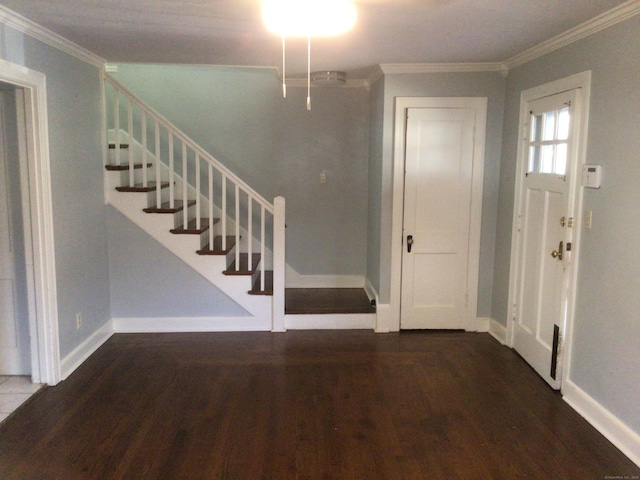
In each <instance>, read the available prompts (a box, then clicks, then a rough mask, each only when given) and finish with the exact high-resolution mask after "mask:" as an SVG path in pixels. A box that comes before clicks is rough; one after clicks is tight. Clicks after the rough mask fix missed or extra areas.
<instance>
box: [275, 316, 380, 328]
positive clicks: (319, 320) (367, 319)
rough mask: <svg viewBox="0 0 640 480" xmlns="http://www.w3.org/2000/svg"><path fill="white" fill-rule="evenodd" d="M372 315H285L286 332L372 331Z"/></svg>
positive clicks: (374, 317)
mask: <svg viewBox="0 0 640 480" xmlns="http://www.w3.org/2000/svg"><path fill="white" fill-rule="evenodd" d="M375 319H376V315H375V314H374V313H340V314H314V315H285V316H284V321H285V325H286V326H287V330H367V329H368V330H372V329H373V328H374V324H375Z"/></svg>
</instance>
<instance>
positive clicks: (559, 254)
mask: <svg viewBox="0 0 640 480" xmlns="http://www.w3.org/2000/svg"><path fill="white" fill-rule="evenodd" d="M563 250H564V243H563V242H562V241H561V242H560V244H559V245H558V250H554V251H553V252H551V256H552V257H553V258H557V259H558V260H562V252H563Z"/></svg>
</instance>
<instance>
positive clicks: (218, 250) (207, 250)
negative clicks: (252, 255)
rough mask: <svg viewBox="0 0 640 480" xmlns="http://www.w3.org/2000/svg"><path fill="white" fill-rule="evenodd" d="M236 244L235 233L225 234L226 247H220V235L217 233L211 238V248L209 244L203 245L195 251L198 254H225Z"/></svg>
mask: <svg viewBox="0 0 640 480" xmlns="http://www.w3.org/2000/svg"><path fill="white" fill-rule="evenodd" d="M235 244H236V237H235V235H227V245H226V246H227V248H226V249H224V250H223V249H222V236H220V235H218V236H217V237H216V238H214V239H213V249H212V248H211V244H209V243H208V244H207V245H205V246H204V247H203V248H201V249H200V250H198V251H197V252H196V253H197V254H198V255H226V254H227V253H229V252H230V251H231V250H232V249H233V247H234V246H235Z"/></svg>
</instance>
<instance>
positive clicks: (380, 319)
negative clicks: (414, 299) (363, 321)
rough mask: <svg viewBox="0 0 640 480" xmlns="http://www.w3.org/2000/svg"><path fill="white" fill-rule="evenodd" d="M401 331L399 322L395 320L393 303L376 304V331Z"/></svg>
mask: <svg viewBox="0 0 640 480" xmlns="http://www.w3.org/2000/svg"><path fill="white" fill-rule="evenodd" d="M397 331H399V325H398V322H393V315H392V312H391V305H390V304H388V303H384V304H382V305H381V304H378V305H376V325H375V332H376V333H389V332H397Z"/></svg>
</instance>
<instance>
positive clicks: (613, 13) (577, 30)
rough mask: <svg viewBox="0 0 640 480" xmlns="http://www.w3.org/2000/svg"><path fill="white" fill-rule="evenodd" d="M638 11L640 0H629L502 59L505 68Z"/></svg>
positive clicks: (559, 46) (581, 37)
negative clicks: (506, 58)
mask: <svg viewBox="0 0 640 480" xmlns="http://www.w3.org/2000/svg"><path fill="white" fill-rule="evenodd" d="M639 13H640V0H630V1H628V2H626V3H623V4H622V5H619V6H617V7H615V8H612V9H611V10H609V11H607V12H605V13H603V14H601V15H598V16H597V17H594V18H592V19H591V20H588V21H586V22H584V23H582V24H580V25H578V26H577V27H574V28H572V29H570V30H567V31H566V32H564V33H561V34H560V35H557V36H555V37H553V38H551V39H549V40H547V41H545V42H542V43H540V44H538V45H536V46H535V47H532V48H530V49H528V50H525V51H524V52H522V53H519V54H517V55H514V56H513V57H511V58H509V59H508V60H505V61H504V65H505V68H506V69H507V70H511V69H512V68H515V67H518V66H520V65H523V64H525V63H527V62H530V61H532V60H535V59H536V58H539V57H542V56H543V55H546V54H548V53H551V52H554V51H556V50H558V49H560V48H562V47H565V46H567V45H570V44H572V43H574V42H577V41H578V40H581V39H583V38H585V37H588V36H590V35H593V34H594V33H598V32H600V31H601V30H604V29H606V28H609V27H611V26H612V25H615V24H617V23H620V22H623V21H625V20H627V19H629V18H631V17H633V16H635V15H638V14H639Z"/></svg>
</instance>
